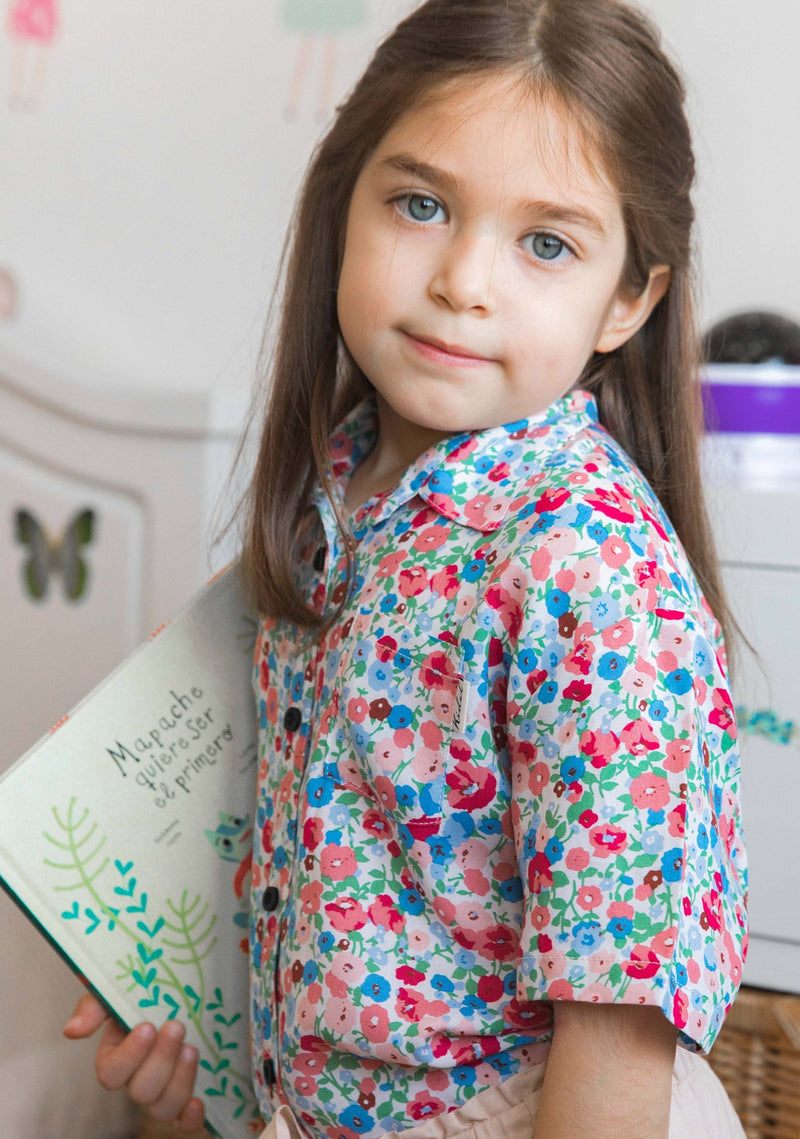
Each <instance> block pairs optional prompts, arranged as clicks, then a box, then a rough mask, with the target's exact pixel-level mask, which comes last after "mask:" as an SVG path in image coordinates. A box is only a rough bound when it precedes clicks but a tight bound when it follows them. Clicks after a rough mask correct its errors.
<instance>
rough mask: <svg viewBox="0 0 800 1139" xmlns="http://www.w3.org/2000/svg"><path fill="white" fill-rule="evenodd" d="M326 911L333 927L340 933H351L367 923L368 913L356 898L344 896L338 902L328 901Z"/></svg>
mask: <svg viewBox="0 0 800 1139" xmlns="http://www.w3.org/2000/svg"><path fill="white" fill-rule="evenodd" d="M325 913H326V914H327V915H328V920H329V921H330V923H331V925H332V926H333V928H334V929H336V930H338V931H339V932H340V933H351V932H352V931H353V930H354V929H363V928H364V926H365V925H366V924H367V915H366V914H365V913H364V911H363V909H362V908H361V905H360V904H359V903H358V902H357V901H356V899H355V898H349V897H342V898H340V899H339V900H338V901H337V902H328V904H327V905H326V906H325Z"/></svg>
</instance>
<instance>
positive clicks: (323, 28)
mask: <svg viewBox="0 0 800 1139" xmlns="http://www.w3.org/2000/svg"><path fill="white" fill-rule="evenodd" d="M365 19H366V0H283V23H284V26H285V27H286V28H287V29H288V30H289V31H290V32H295V33H299V34H300V36H301V37H302V38H301V40H300V44H299V46H298V49H297V56H296V58H295V64H294V71H293V72H292V78H291V81H290V84H289V97H288V100H287V103H286V115H287V117H288V118H294V117H295V115H296V114H297V111H298V107H299V105H300V99H301V97H302V94H303V89H304V87H305V82H306V76H307V74H308V70H309V66H310V64H311V60H312V57H313V55H314V47H315V45H316V44H317V43H319V44H320V45H321V48H322V61H321V69H320V74H319V87H318V89H317V116H318V118H320V119H324V118H327V116H328V114H329V113H330V111H331V110H332V108H333V103H334V83H335V79H336V37H337V36H338V34H339V33H340V32H343V31H348V30H350V29H351V28H357V27H358V26H359V25H360V24H363V23H364V21H365Z"/></svg>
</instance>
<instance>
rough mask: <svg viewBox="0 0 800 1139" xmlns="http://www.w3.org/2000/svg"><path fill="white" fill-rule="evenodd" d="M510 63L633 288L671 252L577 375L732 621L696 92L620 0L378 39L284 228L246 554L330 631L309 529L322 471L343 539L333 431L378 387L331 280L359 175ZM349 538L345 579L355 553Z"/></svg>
mask: <svg viewBox="0 0 800 1139" xmlns="http://www.w3.org/2000/svg"><path fill="white" fill-rule="evenodd" d="M498 70H503V71H507V72H509V73H510V74H515V75H517V76H519V77H520V78H521V79H522V80H523V81H526V82H527V84H528V85H529V88H530V90H531V92H532V93H533V94H534V95H536V96H538V97H539V98H544V99H554V100H556V102H557V103H558V105H559V106H560V107H561V108H562V109H563V110H564V111H565V112H566V113H567V114H568V115H570V117H571V119H572V120H573V121H574V122H575V123H576V124H577V125H578V126H579V128H580V130H581V132H582V135H583V138H584V140H585V141H586V142H588V145H589V147H590V149H591V151H593V152H594V155H595V156H596V157H597V158H599V160H600V162H601V164H602V165H603V167H604V169H605V171H606V173H607V174H608V175H609V176H610V178H611V180H612V182H613V184H614V185H615V187H616V189H617V191H618V193H619V197H620V201H621V204H622V209H623V215H624V219H625V223H626V230H627V246H628V252H627V262H626V265H625V269H624V272H623V280H622V283H621V287H622V288H624V289H626V290H629V291H630V292H631V293H632V294H633V295H636V294H638V293H639V292H641V290H642V289H643V288H644V286H645V284H646V282H647V279H648V274H649V270H650V268H651V267H652V266H655V265H663V264H666V265H669V266H671V269H672V277H671V283H670V286H669V289H668V290H667V293H666V295H665V296H664V297H663V299H662V300H661V301H660V302H659V304H658V305H657V306H656V308H655V309H654V311H653V313H652V314H651V316H650V319H649V320H648V321H647V323H646V325H645V326H644V328H643V329H641V330H640V331H639V332H638V333H637V334H636V335H635V336H634V337H633V338H632V339H631V340H629V341H628V342H627V343H626V344H625V345H623V347H621V348H620V349H618V350H617V351H615V352H613V353H610V354H608V355H601V354H595V355H594V356H593V357H592V359H591V360H590V361H589V363H588V364H587V366H586V369H585V372H584V375H583V376H582V377H581V379H580V386H582V387H585V388H588V389H590V390H592V391H593V392H594V393H595V395H596V397H597V400H598V406H599V412H600V419H601V422H602V423H603V424H604V425H605V426H606V427H607V428H608V429H609V431H610V432H611V433H612V434H613V435H614V436H615V437H616V439H617V440H618V441H619V442H620V443H621V444H622V446H623V447H624V448H625V450H626V451H627V452H628V453H629V454H630V456H631V457H632V458H633V459H634V461H635V462H636V463H637V464H638V466H639V467H640V469H641V470H642V472H643V473H644V475H645V477H646V478H647V479H648V481H649V482H650V484H651V486H652V487H653V489H654V490H655V492H656V494H657V495H658V497H659V499H660V501H661V503H662V505H663V506H664V508H665V510H666V512H667V514H668V515H669V517H670V519H671V520H672V523H673V525H674V527H675V529H676V531H677V533H678V536H679V537H680V539H681V542H682V543H683V546H684V548H685V549H686V552H687V555H688V557H689V560H690V562H691V564H692V566H693V568H694V570H695V573H696V574H697V578H698V580H699V583H700V586H701V589H702V590H703V592H704V594H705V597H706V599H707V601H708V603H709V605H710V606H711V608H712V610H713V611H714V613H715V615H716V617H717V619H718V620H719V621H720V622H721V624H722V625H723V628H724V627H725V626H726V625H730V616H729V611H728V607H727V604H726V601H725V598H724V594H723V591H722V587H721V582H720V574H719V567H718V563H717V560H716V556H715V553H714V549H713V544H712V539H711V533H710V528H709V525H708V521H707V517H706V512H705V507H704V505H703V494H702V486H701V477H700V469H699V435H700V432H701V430H702V414H701V406H700V394H699V383H698V365H699V349H698V335H697V329H696V324H695V316H694V308H695V306H694V302H693V284H692V230H693V221H694V211H693V207H692V201H691V188H692V184H693V181H694V172H695V171H694V157H693V152H692V143H691V137H690V132H689V127H688V124H687V121H686V116H685V112H684V89H683V85H682V82H681V79H680V77H679V75H678V74H677V72H676V70H675V68H674V67H673V65H672V64H671V63H670V61H669V60H668V59H667V57H666V56H665V54H664V53H663V51H662V50H661V46H660V40H659V34H658V31H657V29H656V28H655V27H654V26H653V24H652V23H651V22H650V21H649V20H648V19H647V18H646V17H645V16H644V15H642V14H641V13H640V12H638V11H637V10H635V9H633V8H631V7H629V6H628V5H626V4H624V3H622V2H619V0H502V2H501V0H427V3H424V4H422V5H421V6H420V7H419V8H417V9H416V10H415V11H414V12H412V14H411V15H410V16H409V17H408V18H407V19H405V20H404V21H403V22H402V23H401V24H399V25H398V27H397V28H396V29H395V31H394V32H393V33H391V35H389V36H388V37H387V39H386V40H384V42H383V43H382V44H381V45H380V46H379V48H378V50H377V52H376V53H375V56H374V57H373V59H372V62H371V63H370V64H369V66H368V67H367V70H366V71H365V73H364V75H363V76H362V78H361V80H360V81H359V83H358V84H357V86H356V87H355V89H354V90H353V92H352V93H351V95H350V96H349V98H348V99H347V100H346V102H345V103H344V104H343V105H342V107H341V108H340V109H339V111H338V114H337V116H336V119H335V121H334V123H333V125H332V127H331V129H330V130H329V132H328V134H327V135H326V136H325V138H324V139H323V141H322V142H321V144H320V145H319V147H318V148H317V150H316V152H315V154H314V155H313V157H312V160H311V163H310V166H309V168H308V172H307V174H306V178H305V182H304V184H303V188H302V190H301V194H300V198H299V203H298V208H297V210H296V212H295V216H294V225H293V227H292V231H291V233H290V235H289V241H288V245H287V254H286V258H285V268H284V278H285V279H284V286H283V293H282V305H281V319H280V328H279V333H278V337H277V345H276V347H275V350H274V355H273V357H272V362H271V366H270V368H269V378H270V381H271V387H270V395H269V406H268V409H267V414H266V418H265V424H264V429H263V434H262V437H261V443H260V447H259V453H258V458H257V462H256V467H255V473H254V477H253V480H252V484H251V488H250V492H249V495H248V497H247V500H246V527H247V528H246V534H245V540H244V549H243V563H244V568H245V574H246V580H247V583H248V585H249V588H250V591H251V593H252V596H253V599H254V601H255V603H256V604H257V605H258V607H259V608H260V609H261V610H262V611H263V612H265V613H269V614H270V615H272V616H275V617H285V618H289V619H290V620H291V621H293V622H295V623H296V624H298V625H301V626H305V627H308V628H318V627H320V626H321V625H323V623H324V622H323V620H322V619H321V618H320V617H319V616H318V615H317V614H316V613H314V612H313V611H312V610H311V609H310V608H309V607H308V606H307V604H306V603H305V601H304V599H303V597H302V596H301V595H300V593H299V591H298V586H297V584H296V573H295V566H296V555H297V545H298V535H300V534H302V532H303V527H304V523H305V521H306V519H307V518H308V514H309V504H310V496H311V492H312V488H313V487H314V484H315V483H316V481H317V480H320V481H321V483H322V485H323V486H324V488H325V490H326V492H327V493H328V495H329V497H330V498H331V502H332V504H333V508H334V511H335V513H336V517H337V521H338V524H339V526H340V528H341V530H342V533H343V535H344V536H345V537H347V521H346V516H345V514H344V510H343V506H342V504H341V503H340V502H339V501H338V500H337V495H336V493H335V490H334V484H333V478H332V472H331V467H330V459H329V455H328V437H329V435H330V433H331V431H332V429H333V428H334V426H335V425H336V423H337V422H338V421H339V420H340V419H341V417H342V416H343V415H344V414H346V413H347V412H348V411H349V410H350V409H351V408H352V407H354V406H355V404H356V403H357V402H358V400H360V399H361V398H362V397H363V396H364V395H365V394H366V393H367V392H368V391H369V390H370V385H369V383H368V381H367V379H366V377H365V376H364V375H363V374H362V373H361V372H360V371H359V369H358V368H357V367H356V365H355V364H354V362H353V361H352V359H351V358H350V356H349V354H348V353H347V350H346V348H345V346H344V345H343V343H342V340H341V336H340V333H339V327H338V323H337V315H336V290H337V283H338V279H339V271H340V267H341V263H342V254H343V243H344V233H345V224H346V219H347V211H348V207H349V203H350V198H351V195H352V192H353V188H354V186H355V183H356V180H357V178H358V176H359V174H360V172H361V170H362V168H363V166H364V163H365V162H366V161H367V159H368V157H369V155H370V153H371V152H372V151H373V150H374V148H375V147H376V146H377V145H378V144H379V143H380V141H381V139H382V138H383V136H384V135H385V134H386V132H387V131H388V130H389V129H390V127H391V126H392V125H393V124H394V123H395V122H396V121H397V120H398V119H399V118H400V117H401V116H402V115H403V114H404V113H405V112H407V111H408V110H409V109H410V108H412V107H413V106H414V105H415V104H416V103H417V102H418V101H419V100H420V99H421V98H422V97H423V96H427V95H429V94H430V93H432V92H434V91H435V90H436V88H438V87H439V86H440V85H442V84H443V83H445V82H447V81H451V80H454V79H459V78H466V77H469V78H471V79H474V78H475V77H476V76H480V75H481V74H488V73H490V72H497V71H498ZM346 548H347V549H348V559H349V562H350V564H349V567H348V574H349V578H350V580H352V576H353V562H352V552H351V548H350V545H349V544H346Z"/></svg>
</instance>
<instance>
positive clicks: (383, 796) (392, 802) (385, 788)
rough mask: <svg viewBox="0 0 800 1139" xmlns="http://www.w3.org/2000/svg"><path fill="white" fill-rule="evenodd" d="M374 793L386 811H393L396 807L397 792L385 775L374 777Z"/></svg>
mask: <svg viewBox="0 0 800 1139" xmlns="http://www.w3.org/2000/svg"><path fill="white" fill-rule="evenodd" d="M375 792H376V794H377V796H378V799H379V801H380V803H381V806H382V807H383V808H384V810H386V811H393V810H394V809H395V807H396V806H397V792H396V791H395V789H394V784H393V783H392V781H391V779H389V778H387V776H385V775H376V776H375Z"/></svg>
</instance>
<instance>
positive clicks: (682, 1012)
mask: <svg viewBox="0 0 800 1139" xmlns="http://www.w3.org/2000/svg"><path fill="white" fill-rule="evenodd" d="M688 1014H689V1000H688V997H687V996H686V993H685V992H684V991H683V989H678V991H677V992H676V993H675V996H674V997H673V999H672V1023H673V1024H674V1025H675V1027H676V1028H685V1027H686V1020H687V1017H688Z"/></svg>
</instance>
